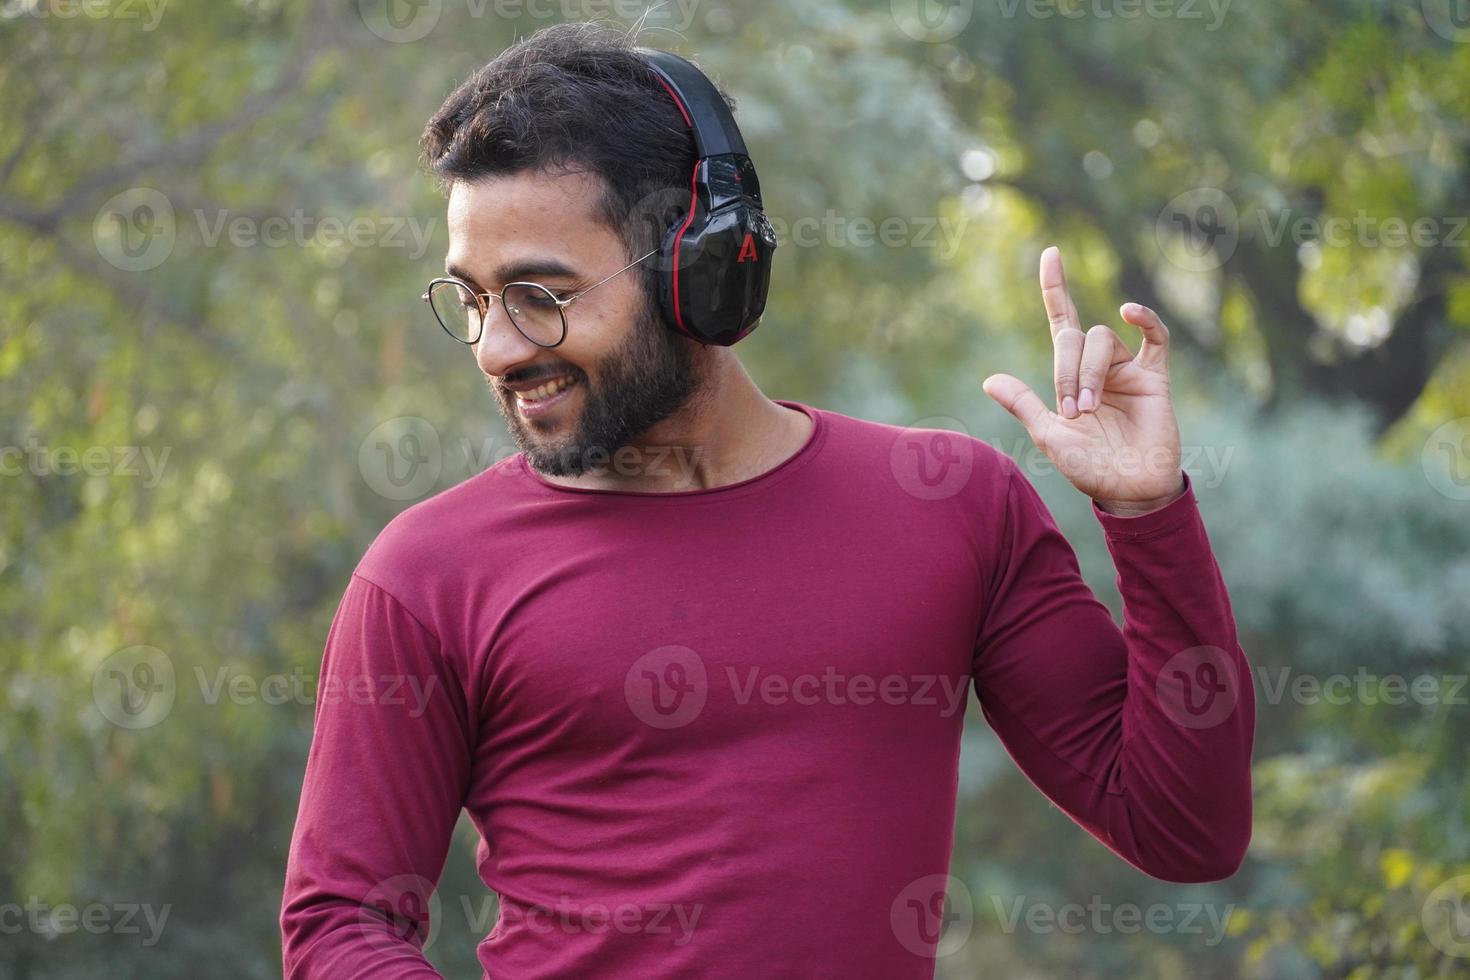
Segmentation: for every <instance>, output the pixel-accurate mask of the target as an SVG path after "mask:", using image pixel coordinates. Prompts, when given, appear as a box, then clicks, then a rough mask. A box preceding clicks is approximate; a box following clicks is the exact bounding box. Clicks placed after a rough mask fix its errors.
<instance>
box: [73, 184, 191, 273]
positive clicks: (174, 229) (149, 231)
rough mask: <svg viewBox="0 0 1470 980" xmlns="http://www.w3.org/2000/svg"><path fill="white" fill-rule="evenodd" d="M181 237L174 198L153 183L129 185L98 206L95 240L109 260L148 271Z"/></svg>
mask: <svg viewBox="0 0 1470 980" xmlns="http://www.w3.org/2000/svg"><path fill="white" fill-rule="evenodd" d="M177 239H178V225H177V223H176V222H175V220H174V206H173V202H172V201H170V200H169V199H168V198H167V197H165V196H164V195H163V193H162V192H160V191H156V190H154V189H153V188H151V187H130V188H128V189H127V190H125V191H123V192H121V193H119V194H114V195H113V196H112V197H110V198H108V199H107V202H106V203H105V204H103V205H102V207H100V208H98V209H97V217H96V218H94V219H93V220H92V242H93V244H94V245H95V246H96V247H97V252H98V253H99V254H100V255H101V256H102V257H103V258H104V259H106V260H107V262H108V264H110V265H112V266H114V267H115V268H118V269H121V270H122V271H124V272H147V271H148V270H149V269H156V268H158V267H159V266H160V265H162V264H163V263H164V262H165V261H166V260H167V259H168V257H169V256H170V255H172V254H173V250H174V243H175V242H176V241H177Z"/></svg>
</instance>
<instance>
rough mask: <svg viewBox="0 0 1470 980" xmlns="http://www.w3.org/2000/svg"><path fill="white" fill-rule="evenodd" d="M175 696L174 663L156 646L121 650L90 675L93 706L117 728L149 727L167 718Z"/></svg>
mask: <svg viewBox="0 0 1470 980" xmlns="http://www.w3.org/2000/svg"><path fill="white" fill-rule="evenodd" d="M177 694H178V684H177V682H176V680H175V678H174V663H173V661H172V660H171V659H169V656H168V654H166V653H164V652H163V651H162V650H160V649H158V648H157V647H150V646H131V647H124V648H123V649H121V650H118V651H117V652H115V653H113V654H111V655H110V656H109V657H108V658H107V659H106V660H104V661H102V663H101V664H100V665H99V666H98V667H97V669H96V671H94V672H93V674H92V703H93V704H95V705H96V706H97V710H98V711H100V712H102V717H104V718H106V719H107V720H108V721H110V722H112V723H113V724H114V725H117V726H118V727H119V728H130V729H143V728H152V727H153V726H154V725H157V724H158V723H159V722H161V721H163V719H165V718H167V717H168V713H169V712H170V711H172V710H173V706H174V698H175V697H176V696H177Z"/></svg>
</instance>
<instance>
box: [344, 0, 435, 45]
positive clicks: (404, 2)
mask: <svg viewBox="0 0 1470 980" xmlns="http://www.w3.org/2000/svg"><path fill="white" fill-rule="evenodd" d="M443 13H444V0H357V15H358V16H359V17H361V18H362V23H363V26H364V27H366V28H367V29H368V30H370V31H372V32H373V33H374V34H376V35H377V36H378V37H380V38H382V39H383V40H384V41H388V42H390V43H392V44H407V43H409V42H412V41H419V40H422V39H424V38H425V37H428V36H429V32H430V31H432V30H433V29H434V26H435V25H436V24H438V23H439V17H440V15H441V14H443Z"/></svg>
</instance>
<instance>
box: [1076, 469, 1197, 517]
mask: <svg viewBox="0 0 1470 980" xmlns="http://www.w3.org/2000/svg"><path fill="white" fill-rule="evenodd" d="M1188 488H1189V485H1188V483H1186V482H1185V479H1184V473H1183V471H1181V472H1180V474H1179V485H1178V486H1177V487H1176V488H1175V490H1174V492H1173V493H1171V494H1166V495H1165V496H1162V497H1153V498H1149V499H1144V500H1099V499H1098V498H1096V497H1094V498H1093V500H1094V501H1095V502H1096V503H1097V506H1098V508H1099V509H1101V510H1103V511H1104V512H1106V513H1108V514H1112V515H1113V516H1114V517H1142V516H1143V515H1144V514H1151V513H1153V512H1154V511H1156V510H1160V509H1162V508H1164V507H1167V506H1169V505H1170V504H1172V503H1173V502H1174V501H1176V500H1178V499H1179V498H1180V497H1182V496H1184V491H1185V490H1187V489H1188Z"/></svg>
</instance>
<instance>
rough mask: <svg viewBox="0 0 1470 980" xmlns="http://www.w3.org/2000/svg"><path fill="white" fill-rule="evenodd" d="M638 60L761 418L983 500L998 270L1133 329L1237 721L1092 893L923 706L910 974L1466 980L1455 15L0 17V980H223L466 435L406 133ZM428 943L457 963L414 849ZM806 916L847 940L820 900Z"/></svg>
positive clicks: (1007, 343)
mask: <svg viewBox="0 0 1470 980" xmlns="http://www.w3.org/2000/svg"><path fill="white" fill-rule="evenodd" d="M594 19H602V20H606V21H609V22H611V23H622V24H633V23H635V22H640V23H641V25H642V26H641V30H642V39H643V43H646V44H651V45H655V46H660V47H667V48H671V49H674V50H677V51H680V52H682V53H684V54H687V55H693V56H695V57H697V58H698V59H699V60H700V62H701V63H702V64H703V66H704V67H705V68H706V69H707V70H708V71H709V72H710V73H711V74H713V75H714V76H715V77H716V78H717V80H718V81H719V82H720V83H721V84H722V85H723V86H725V87H726V88H727V89H728V90H729V91H730V92H731V93H732V94H733V95H734V96H735V98H736V99H737V101H738V103H739V109H738V119H739V121H740V124H741V126H742V127H743V129H744V132H745V135H746V139H747V141H748V142H749V143H750V144H751V149H752V153H753V156H754V158H755V160H756V162H757V164H758V166H759V168H760V174H761V178H762V186H763V189H764V191H765V194H766V203H767V206H768V211H769V213H770V215H771V217H772V218H773V220H774V222H775V223H776V228H777V231H778V234H779V235H780V238H781V248H780V249H779V250H778V252H777V253H776V255H777V268H776V273H775V279H774V284H773V292H772V297H771V302H770V306H769V308H768V312H767V314H766V317H765V320H764V323H763V326H762V328H761V329H760V330H758V331H757V332H756V333H755V334H753V335H752V336H751V338H750V339H749V340H747V341H745V342H744V343H743V344H742V345H741V346H740V348H739V352H740V354H741V356H742V359H743V360H744V362H745V363H746V364H747V366H748V367H749V368H750V370H751V371H752V373H753V375H754V376H755V378H756V380H757V381H758V383H760V385H761V386H762V388H763V389H764V390H765V392H766V393H767V394H768V395H770V396H772V397H776V398H787V399H796V400H800V401H804V402H807V403H809V404H814V405H817V406H820V407H824V408H830V409H834V410H837V411H841V412H845V413H848V414H852V415H857V416H860V417H863V418H868V419H873V420H877V421H882V422H890V423H894V424H899V425H913V424H923V425H934V426H940V427H948V428H955V429H962V430H964V431H966V432H968V433H970V434H971V435H974V436H977V437H979V438H981V439H984V440H986V441H987V442H990V443H992V444H994V445H996V446H998V447H999V448H1001V449H1002V450H1003V451H1005V452H1007V453H1008V454H1010V455H1012V456H1014V457H1016V458H1017V459H1018V460H1019V461H1021V462H1022V463H1023V467H1024V469H1025V472H1026V473H1027V475H1028V476H1029V477H1030V478H1031V479H1032V481H1033V482H1034V483H1035V484H1036V485H1037V486H1038V487H1039V488H1040V489H1041V490H1042V493H1043V495H1044V496H1045V497H1046V499H1047V501H1048V503H1049V505H1050V506H1051V507H1052V509H1053V511H1054V513H1055V515H1056V517H1057V520H1058V521H1059V522H1060V523H1061V524H1062V525H1063V527H1064V529H1065V530H1066V532H1067V534H1068V537H1069V538H1070V540H1071V541H1072V543H1073V545H1074V547H1075V548H1076V549H1077V551H1078V554H1079V558H1080V560H1081V561H1082V564H1083V569H1084V572H1085V574H1086V575H1087V577H1088V580H1089V582H1091V584H1092V585H1093V587H1094V588H1095V589H1096V590H1097V591H1098V593H1099V595H1100V596H1102V597H1103V598H1104V600H1105V601H1107V602H1108V603H1109V604H1110V605H1111V606H1112V607H1113V608H1114V610H1115V612H1117V611H1118V603H1117V597H1116V592H1115V590H1114V585H1113V570H1112V566H1111V564H1110V562H1109V560H1108V557H1107V554H1106V551H1105V549H1104V547H1103V541H1102V536H1101V533H1100V531H1099V529H1098V527H1097V526H1096V524H1095V522H1094V520H1093V518H1092V516H1091V514H1090V512H1089V506H1088V502H1087V500H1086V499H1085V498H1083V497H1082V496H1081V495H1079V494H1078V493H1076V492H1075V491H1073V490H1071V489H1070V488H1069V487H1067V486H1066V485H1064V484H1063V483H1062V481H1061V480H1060V479H1059V478H1058V477H1057V475H1056V474H1055V473H1054V472H1052V471H1051V468H1050V467H1049V466H1048V465H1047V464H1046V462H1045V460H1044V458H1042V457H1041V456H1040V455H1039V454H1038V453H1037V452H1036V451H1035V450H1034V449H1032V447H1031V445H1030V443H1029V441H1028V440H1027V439H1026V436H1025V434H1024V432H1022V430H1021V429H1020V428H1019V426H1018V425H1016V424H1014V423H1013V422H1012V421H1011V420H1010V419H1009V417H1007V416H1005V415H1004V414H1003V413H1001V412H1000V411H999V410H998V409H995V408H994V407H993V406H992V405H991V403H990V400H989V399H988V398H986V397H985V395H984V394H983V393H982V392H981V390H980V381H981V380H982V379H983V378H984V377H985V376H986V375H987V374H989V373H992V372H995V371H1008V372H1011V373H1016V374H1018V375H1020V376H1022V377H1023V378H1025V379H1027V380H1028V382H1030V383H1032V384H1033V385H1035V386H1039V389H1040V390H1042V391H1046V390H1049V388H1050V384H1049V380H1048V379H1049V377H1050V342H1049V336H1048V332H1047V329H1046V321H1045V317H1044V315H1043V312H1042V308H1041V303H1040V299H1039V295H1038V291H1037V272H1036V269H1037V259H1038V256H1039V253H1040V251H1041V249H1042V248H1043V247H1044V246H1046V245H1048V244H1053V243H1055V244H1058V245H1060V246H1061V248H1062V251H1063V256H1064V259H1065V261H1066V264H1067V271H1068V274H1069V278H1070V281H1071V284H1072V289H1073V293H1074V296H1075V297H1076V300H1077V305H1078V307H1079V309H1080V311H1081V315H1082V318H1083V320H1084V323H1085V324H1091V323H1096V322H1107V323H1110V324H1113V325H1115V326H1121V327H1122V328H1123V330H1124V334H1125V336H1126V337H1128V338H1129V339H1130V340H1133V339H1134V338H1133V331H1132V328H1128V327H1126V325H1123V324H1121V322H1120V321H1119V319H1118V317H1117V308H1118V305H1119V304H1120V303H1121V302H1123V301H1125V300H1136V301H1139V302H1143V303H1146V304H1148V305H1150V306H1153V307H1154V308H1156V309H1157V310H1159V311H1160V312H1161V313H1162V315H1163V317H1164V319H1165V321H1166V322H1167V323H1168V324H1169V325H1170V326H1171V328H1172V330H1173V336H1174V338H1175V339H1174V359H1173V372H1174V378H1175V380H1174V386H1175V391H1176V398H1177V401H1178V403H1179V408H1180V412H1181V427H1182V431H1183V436H1184V443H1185V447H1186V448H1185V463H1186V468H1187V469H1188V471H1189V472H1190V473H1191V475H1192V476H1193V479H1194V482H1195V486H1196V488H1197V491H1198V493H1199V498H1200V501H1201V506H1202V509H1203V512H1204V516H1205V520H1206V523H1207V525H1208V527H1209V530H1210V532H1211V535H1212V537H1213V540H1214V543H1215V547H1216V551H1217V554H1218V557H1219V561H1220V563H1221V565H1222V567H1223V569H1224V574H1225V578H1226V581H1227V583H1228V584H1229V587H1230V590H1231V594H1232V597H1233V601H1234V604H1235V610H1236V613H1237V616H1238V619H1239V624H1240V628H1241V637H1242V643H1243V645H1244V647H1245V649H1246V651H1247V653H1248V654H1249V656H1250V657H1251V659H1252V661H1253V665H1254V667H1255V674H1254V675H1253V678H1252V680H1253V682H1254V685H1255V689H1256V698H1257V702H1258V705H1259V731H1258V735H1257V743H1256V753H1255V779H1256V826H1255V836H1254V840H1253V844H1252V848H1251V852H1250V855H1249V857H1248V858H1247V860H1246V863H1245V865H1244V867H1243V868H1242V869H1241V871H1240V873H1239V874H1238V875H1236V876H1235V877H1234V878H1232V879H1231V880H1229V881H1226V882H1222V883H1216V884H1209V885H1190V886H1185V885H1171V884H1166V883H1163V882H1158V881H1154V880H1152V879H1150V878H1148V877H1146V876H1144V875H1142V874H1141V873H1139V872H1137V871H1134V870H1133V869H1131V868H1129V867H1128V866H1127V865H1125V864H1124V863H1123V862H1121V861H1120V860H1118V859H1117V858H1115V857H1113V856H1112V855H1111V854H1109V853H1108V852H1107V851H1106V850H1105V849H1104V848H1103V847H1102V846H1101V845H1100V844H1098V843H1097V842H1095V841H1093V840H1092V839H1091V838H1089V837H1088V836H1087V835H1086V834H1085V833H1084V832H1082V831H1081V830H1080V829H1078V828H1077V827H1075V826H1074V825H1073V824H1072V823H1071V822H1070V821H1069V820H1068V819H1067V818H1066V817H1065V816H1064V815H1063V814H1062V813H1061V812H1059V811H1058V810H1056V809H1055V808H1053V807H1051V806H1050V805H1049V804H1048V803H1047V801H1046V800H1045V799H1044V798H1043V797H1042V796H1041V795H1040V794H1039V793H1038V792H1036V791H1035V790H1034V789H1033V788H1032V787H1031V786H1030V785H1029V784H1028V783H1027V782H1026V781H1025V779H1024V778H1023V777H1022V776H1020V775H1019V774H1018V772H1017V771H1016V770H1015V768H1014V766H1013V765H1012V763H1011V762H1010V761H1009V759H1008V758H1007V757H1006V755H1005V753H1004V752H1003V750H1001V749H1000V747H999V745H998V743H997V742H996V740H995V739H994V737H993V736H992V735H991V734H990V732H989V731H988V729H987V728H986V726H985V724H984V722H983V720H982V719H981V718H980V717H979V714H978V711H977V710H976V709H975V708H974V705H973V696H972V706H971V712H970V715H971V717H970V718H969V720H968V723H967V726H966V732H967V735H966V742H965V747H964V753H963V763H962V772H961V800H960V805H959V812H958V825H957V831H956V843H955V853H954V863H953V868H952V871H953V875H954V877H955V879H956V881H957V882H958V884H957V885H956V884H952V885H951V907H950V910H949V914H948V919H949V931H948V933H947V934H946V937H945V939H944V941H943V942H942V943H941V953H942V955H941V956H940V959H939V967H938V969H939V976H941V977H946V978H958V977H976V976H985V977H1097V978H1103V977H1108V978H1111V977H1119V978H1123V977H1128V978H1135V977H1144V978H1148V977H1181V976H1191V977H1259V978H1267V977H1270V978H1294V977H1351V978H1365V977H1396V978H1421V977H1444V976H1462V975H1470V819H1467V817H1470V785H1467V778H1466V770H1467V767H1466V764H1465V752H1464V748H1465V745H1466V742H1467V738H1470V706H1467V702H1470V686H1467V684H1466V677H1467V670H1470V668H1467V666H1466V655H1467V652H1470V329H1467V328H1470V265H1467V254H1470V228H1467V222H1470V179H1467V158H1466V154H1467V149H1470V6H1467V5H1466V4H1464V3H1462V2H1460V0H1422V2H1395V3H1386V2H1367V0H1331V2H1313V3H1307V2H1302V0H1275V2H1268V0H891V2H889V0H881V2H878V0H781V2H779V3H778V2H775V0H769V2H767V0H739V2H738V3H736V2H734V0H668V2H667V3H665V4H663V5H661V6H656V7H653V8H652V9H650V8H648V7H647V5H646V4H644V3H637V2H633V0H361V2H358V0H335V2H331V3H326V2H323V3H314V4H313V3H290V2H272V0H260V2H252V0H229V2H225V0H219V2H212V3H207V4H200V3H192V4H185V3H183V2H181V0H96V2H92V0H3V2H0V90H3V93H4V98H3V99H0V471H3V472H0V527H3V532H0V617H3V619H0V622H3V628H0V665H3V668H4V669H3V675H0V976H4V977H14V978H61V977H66V978H71V977H94V976H108V977H232V978H238V977H270V976H279V975H280V940H279V933H278V929H277V913H278V909H279V901H280V893H281V882H282V875H283V868H284V863H285V856H286V848H287V844H288V841H289V837H290V831H291V825H292V822H293V820H294V817H295V812H296V802H297V794H298V791H299V788H300V780H301V774H302V769H303V765H304V760H305V756H306V751H307V747H308V745H309V742H310V736H311V719H312V710H313V704H314V700H315V684H314V678H315V674H316V671H317V669H318V667H319V664H320V658H321V650H322V644H323V642H324V640H325V636H326V630H327V626H328V624H329V622H330V620H331V617H332V614H333V612H334V611H335V609H336V604H337V602H338V600H339V599H340V597H341V594H342V590H343V589H344V588H345V586H346V583H347V579H348V576H349V573H350V571H351V569H352V568H353V566H354V564H355V563H356V561H357V559H358V558H359V556H360V555H361V554H362V552H363V551H364V549H365V548H366V547H367V545H368V544H369V542H370V541H371V540H372V539H373V537H374V535H375V534H376V533H377V532H378V531H379V530H380V529H381V528H382V527H383V525H384V524H385V523H386V522H387V521H388V520H389V519H390V518H392V516H393V515H394V514H395V513H397V512H398V511H399V510H401V509H403V508H404V507H407V506H409V505H411V504H413V503H414V502H416V501H418V500H421V499H424V498H425V497H427V496H429V495H431V494H433V493H436V492H439V491H441V490H443V489H445V488H447V487H449V486H452V485H453V484H455V483H458V482H460V481H462V480H464V479H466V478H468V477H469V476H471V475H473V474H474V473H477V472H479V471H481V470H483V469H484V468H485V467H486V466H489V465H490V464H492V463H494V462H496V461H497V460H499V459H501V458H503V457H504V456H506V455H509V454H511V453H513V452H514V448H513V446H512V445H511V443H510V441H509V440H508V438H507V437H506V434H505V431H504V429H503V428H502V427H501V425H500V421H499V416H498V414H497V412H496V410H495V407H494V403H493V401H492V399H491V397H490V395H489V394H488V392H487V391H486V390H485V387H484V382H483V380H482V379H481V378H480V376H479V374H478V372H477V370H476V369H475V366H474V364H473V362H472V360H471V359H470V357H469V355H468V354H467V353H466V351H465V350H464V349H463V348H460V347H458V346H457V345H455V344H454V343H452V342H451V341H449V340H448V339H447V338H446V337H444V336H443V335H442V334H441V333H440V332H439V328H438V327H437V326H436V325H435V324H434V323H433V321H432V320H430V319H429V318H428V310H427V308H426V307H425V306H424V304H423V303H421V302H420V300H419V295H420V293H421V292H422V290H423V288H424V285H425V283H426V282H427V280H428V279H430V278H431V277H432V276H434V275H436V274H439V272H440V270H441V268H442V261H443V254H444V250H445V247H446V231H445V221H444V202H443V200H442V198H441V197H440V196H439V195H438V192H437V191H436V190H435V188H434V186H433V184H432V182H431V181H430V180H429V179H427V178H426V177H425V176H424V175H423V174H422V173H421V172H420V171H419V169H418V165H417V139H418V135H419V132H420V131H421V129H422V127H423V124H424V122H425V121H426V120H427V118H428V117H429V115H430V114H431V113H432V112H433V111H434V110H435V109H436V108H437V107H438V106H439V104H440V103H441V101H442V100H443V98H444V97H445V96H446V95H447V94H448V93H449V92H450V90H451V89H452V88H453V87H454V85H456V84H457V83H458V82H459V81H461V80H463V79H464V78H465V77H466V76H467V75H468V74H469V73H471V72H472V71H473V70H474V69H475V68H476V67H477V66H479V65H480V64H481V63H483V62H484V61H486V60H488V59H489V58H490V57H492V56H494V55H495V54H496V53H497V52H498V51H500V50H501V49H502V48H503V47H504V46H506V45H507V44H508V43H510V42H511V41H512V40H513V39H514V38H516V37H517V36H519V35H524V34H526V33H529V32H531V31H534V30H536V29H537V28H539V27H543V26H546V25H548V24H550V23H553V22H556V21H560V20H594ZM460 831H461V833H460V837H459V840H458V841H457V842H456V846H455V848H454V850H453V851H452V853H451V855H450V859H449V864H448V867H447V868H446V870H445V874H444V878H443V880H442V882H441V886H440V891H439V899H440V907H441V914H440V915H439V917H438V919H437V923H436V929H435V933H434V935H433V937H432V938H431V941H430V943H429V946H428V954H429V957H430V959H431V960H432V961H433V963H434V964H435V965H436V966H437V967H438V968H439V969H440V970H442V971H443V972H444V973H445V975H446V976H449V977H472V976H475V977H477V976H479V971H478V967H477V965H476V963H475V958H474V945H475V943H476V942H477V941H478V940H479V939H480V938H481V937H482V936H483V935H484V934H485V933H486V932H487V931H488V930H489V928H490V927H491V925H492V924H493V922H494V915H495V905H494V897H493V896H492V895H491V894H490V893H489V892H488V891H487V890H486V889H485V888H484V886H483V885H482V884H481V883H480V882H479V881H478V879H477V878H476V876H475V872H474V868H473V863H472V848H473V844H474V839H473V832H472V831H471V830H470V828H469V827H468V825H462V826H461V828H460ZM831 914H832V915H842V914H844V909H843V896H842V895H833V896H832V904H831Z"/></svg>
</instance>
